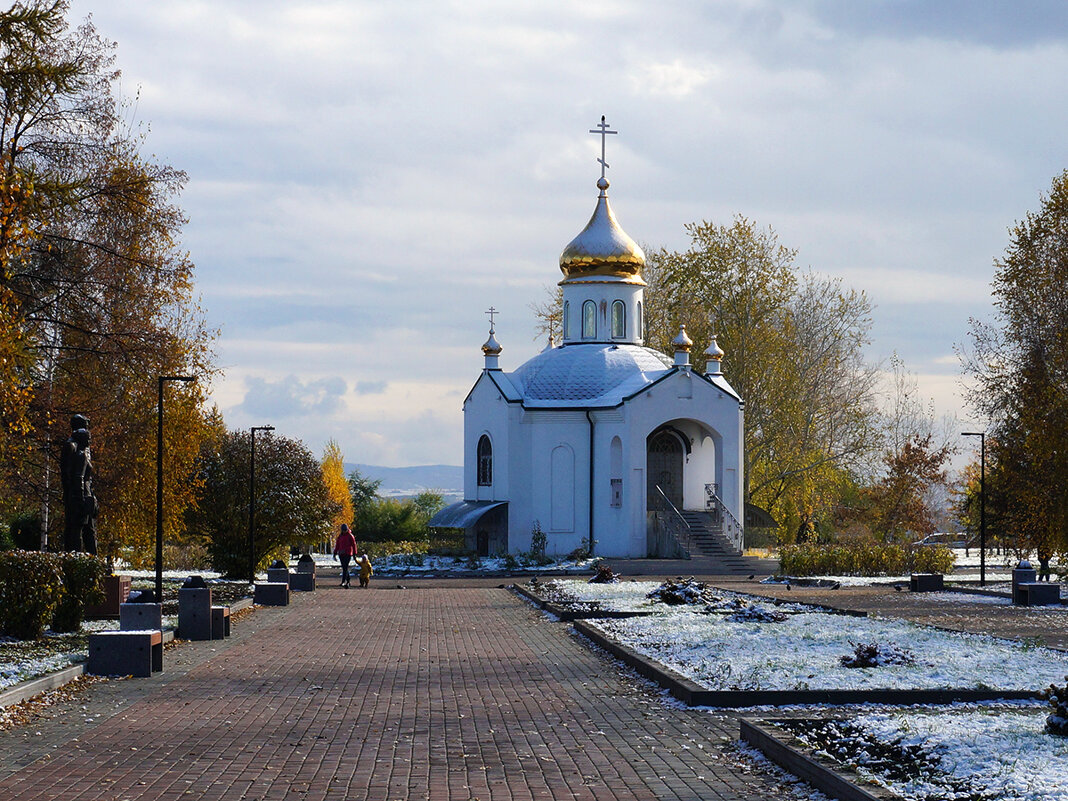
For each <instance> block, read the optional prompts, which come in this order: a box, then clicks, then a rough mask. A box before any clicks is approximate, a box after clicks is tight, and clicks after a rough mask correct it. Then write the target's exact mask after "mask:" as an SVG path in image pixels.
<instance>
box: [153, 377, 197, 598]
mask: <svg viewBox="0 0 1068 801" xmlns="http://www.w3.org/2000/svg"><path fill="white" fill-rule="evenodd" d="M157 380H158V382H159V406H158V407H157V414H156V423H157V426H156V603H158V604H161V603H163V385H164V384H165V383H167V382H168V381H181V382H182V383H183V384H188V383H189V382H190V381H196V380H197V377H196V376H195V375H161V376H157Z"/></svg>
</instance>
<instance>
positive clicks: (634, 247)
mask: <svg viewBox="0 0 1068 801" xmlns="http://www.w3.org/2000/svg"><path fill="white" fill-rule="evenodd" d="M597 187H598V188H599V189H600V190H601V194H600V196H599V197H598V198H597V208H595V209H594V210H593V216H592V217H590V221H589V222H588V223H586V227H585V228H583V229H582V233H580V234H579V235H578V236H576V237H575V238H574V239H572V240H571V242H570V243H569V244H568V246H567V247H566V248H564V252H563V253H561V254H560V271H561V272H562V273H563V274H564V280H563V281H562V282H561V283H580V282H589V281H593V282H605V281H608V282H613V283H614V282H620V283H627V284H641V285H642V286H644V285H645V281H643V280H642V268H643V267H644V266H645V253H643V252H642V249H641V248H640V247H639V246H638V243H637V242H635V241H634V240H633V239H631V238H630V237H629V236H627V234H626V232H625V231H624V230H623V229H622V228H620V227H619V223H618V222H616V216H615V215H614V214H613V213H612V207H611V206H609V205H608V194H607V192H606V191H605V190H607V189H608V180H607V179H605V178H603V177H602V178H600V179H598V181H597Z"/></svg>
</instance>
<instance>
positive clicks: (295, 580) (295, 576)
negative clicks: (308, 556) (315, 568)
mask: <svg viewBox="0 0 1068 801" xmlns="http://www.w3.org/2000/svg"><path fill="white" fill-rule="evenodd" d="M289 589H291V590H293V591H294V592H315V574H314V573H299V572H298V573H290V574H289Z"/></svg>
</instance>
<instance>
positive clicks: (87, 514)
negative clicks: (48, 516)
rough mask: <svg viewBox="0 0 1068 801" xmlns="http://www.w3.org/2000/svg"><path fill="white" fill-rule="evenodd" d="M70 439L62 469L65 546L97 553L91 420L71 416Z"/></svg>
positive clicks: (61, 465) (71, 549)
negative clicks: (90, 439) (90, 442)
mask: <svg viewBox="0 0 1068 801" xmlns="http://www.w3.org/2000/svg"><path fill="white" fill-rule="evenodd" d="M70 428H71V435H70V439H68V440H67V441H66V442H64V443H63V450H62V452H61V453H60V457H59V472H60V475H61V476H62V479H63V511H64V529H63V548H64V550H67V551H84V552H86V553H91V554H95V553H96V513H97V511H98V508H99V507H98V505H97V502H96V496H95V495H94V494H93V461H92V458H91V456H90V453H89V420H88V419H87V418H85V417H83V416H82V415H80V414H76V415H74V416H73V417H72V418H71V419H70Z"/></svg>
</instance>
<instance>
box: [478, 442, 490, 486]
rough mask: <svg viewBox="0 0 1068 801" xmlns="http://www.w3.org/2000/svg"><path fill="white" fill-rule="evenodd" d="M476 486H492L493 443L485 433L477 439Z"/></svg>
mask: <svg viewBox="0 0 1068 801" xmlns="http://www.w3.org/2000/svg"><path fill="white" fill-rule="evenodd" d="M478 486H480V487H491V486H493V444H492V443H491V442H490V438H489V437H488V436H486V435H485V434H483V435H482V436H481V437H480V438H479V440H478Z"/></svg>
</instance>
